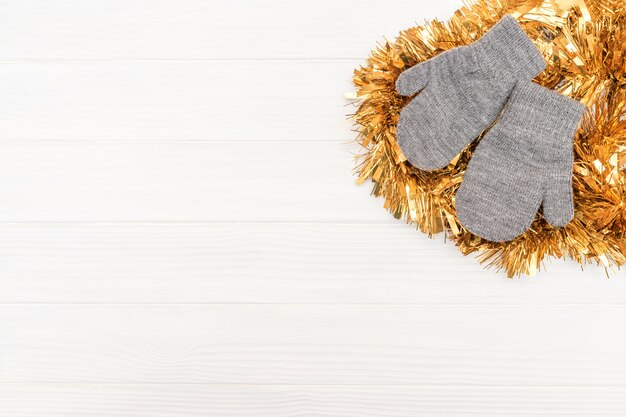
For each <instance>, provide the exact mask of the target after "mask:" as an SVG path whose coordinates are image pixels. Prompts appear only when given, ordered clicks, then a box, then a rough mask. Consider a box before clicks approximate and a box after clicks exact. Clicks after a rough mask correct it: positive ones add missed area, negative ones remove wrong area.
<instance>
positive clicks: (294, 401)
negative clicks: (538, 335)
mask: <svg viewBox="0 0 626 417" xmlns="http://www.w3.org/2000/svg"><path fill="white" fill-rule="evenodd" d="M625 409H626V389H624V388H617V387H610V388H604V387H601V388H598V387H584V388H579V387H522V388H520V387H445V386H425V387H424V386H419V387H410V386H409V387H403V386H400V387H354V386H352V387H346V386H247V385H244V386H206V385H167V384H166V385H120V386H117V385H116V386H111V385H59V386H49V385H31V384H25V385H2V386H0V413H1V414H2V415H7V416H11V417H68V416H80V417H128V416H129V415H132V416H135V417H171V416H176V417H198V416H215V417H217V416H241V417H252V416H261V415H263V416H272V417H302V416H311V417H312V416H320V417H321V416H333V417H357V416H358V417H432V416H438V417H493V416H500V417H536V416H543V417H551V416H554V417H557V416H568V417H569V416H571V417H576V416H580V417H583V416H584V417H588V416H594V417H605V416H606V417H608V416H622V415H623V410H625Z"/></svg>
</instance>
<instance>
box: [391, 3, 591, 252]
mask: <svg viewBox="0 0 626 417" xmlns="http://www.w3.org/2000/svg"><path fill="white" fill-rule="evenodd" d="M545 65H546V64H545V61H544V59H543V57H542V55H541V54H540V52H539V51H538V50H537V48H536V47H535V46H534V44H533V43H532V42H531V40H530V39H529V38H528V37H527V36H526V34H525V33H524V31H523V30H522V28H521V27H520V26H519V24H518V23H517V21H516V20H515V19H514V18H513V17H511V16H508V15H507V16H505V17H504V18H502V19H501V20H500V21H499V22H498V23H497V24H496V25H495V26H493V27H492V28H491V29H490V30H489V31H488V32H487V33H486V34H485V35H484V36H483V37H482V38H481V39H479V40H478V41H476V42H474V43H472V44H470V45H467V46H462V47H457V48H454V49H451V50H449V51H446V52H443V53H441V54H439V55H437V56H436V57H434V58H432V59H430V60H428V61H425V62H423V63H420V64H418V65H416V66H414V67H412V68H410V69H408V70H406V71H405V72H403V73H402V74H401V75H400V77H399V78H398V80H397V82H396V89H397V90H398V92H399V93H400V94H401V95H404V96H410V95H413V94H415V93H417V92H420V94H419V95H417V96H416V97H415V98H413V100H412V101H411V102H410V103H409V104H408V105H407V106H406V107H405V108H404V109H403V110H402V112H401V113H400V118H399V120H398V128H397V141H398V144H399V145H400V148H401V149H402V151H403V152H404V154H405V155H406V157H407V159H408V161H409V162H410V163H411V164H412V165H414V166H416V167H417V168H420V169H424V170H434V169H440V168H444V167H445V166H447V165H448V164H449V163H450V161H451V160H452V159H454V157H455V156H456V155H457V154H459V153H460V152H461V151H462V150H463V149H464V148H465V147H466V146H467V145H468V144H470V143H471V142H472V141H474V139H476V138H477V137H478V136H479V135H480V134H481V132H483V131H484V130H485V129H487V128H489V126H490V125H491V124H492V123H493V122H494V120H495V119H496V118H498V116H500V118H499V120H498V121H497V123H496V124H495V125H494V126H493V127H492V128H491V129H490V130H489V131H488V132H487V134H486V135H485V136H484V137H483V139H482V140H481V141H480V143H479V144H478V147H477V148H476V151H475V152H474V156H473V158H472V159H471V161H470V162H469V164H468V167H467V170H466V172H465V178H464V180H463V183H462V184H461V187H460V189H459V191H458V193H457V195H456V210H457V218H458V219H459V221H460V222H461V224H462V225H463V226H464V227H465V228H466V229H467V230H469V231H470V232H472V233H474V234H476V235H478V236H481V237H483V238H485V239H487V240H490V241H494V242H501V241H508V240H511V239H513V238H515V237H516V236H518V235H520V234H522V233H523V232H524V231H525V230H527V229H528V228H529V227H530V225H531V223H532V221H533V219H534V217H535V215H536V213H537V211H538V210H539V207H540V206H541V205H542V203H543V213H544V217H545V219H546V220H547V221H548V222H549V223H550V224H552V225H553V226H556V227H562V226H564V225H565V224H567V223H568V222H569V221H570V220H571V219H572V218H573V216H574V205H573V198H572V167H573V149H572V147H573V146H572V142H573V136H574V134H575V133H576V129H577V126H578V124H579V123H580V120H581V118H582V115H583V111H584V108H585V107H584V106H583V105H582V104H581V103H579V102H577V101H575V100H572V99H570V98H568V97H565V96H562V95H560V94H558V93H557V92H555V91H552V90H549V89H547V88H544V87H541V86H540V85H538V84H535V83H533V82H532V81H531V80H532V79H533V78H534V77H536V76H537V75H538V74H539V73H540V72H541V71H543V70H544V69H545ZM503 108H504V110H503Z"/></svg>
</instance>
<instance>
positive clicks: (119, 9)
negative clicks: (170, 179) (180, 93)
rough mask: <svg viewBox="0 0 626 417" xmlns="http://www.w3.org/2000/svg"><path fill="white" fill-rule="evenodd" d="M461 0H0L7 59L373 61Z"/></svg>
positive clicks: (2, 53) (2, 55) (2, 52)
mask: <svg viewBox="0 0 626 417" xmlns="http://www.w3.org/2000/svg"><path fill="white" fill-rule="evenodd" d="M460 5H461V4H460V3H459V2H458V1H456V0H438V1H437V2H432V1H430V0H410V1H409V0H390V1H387V2H385V3H384V4H382V3H380V2H376V1H372V0H360V1H357V0H344V1H333V0H319V1H315V2H293V1H289V0H270V1H263V2H259V1H255V0H241V1H237V2H233V1H229V0H211V1H205V0H179V1H165V0H163V1H154V0H134V1H132V2H129V1H125V0H109V1H107V2H106V3H102V2H85V1H81V0H57V1H54V2H50V1H45V0H31V1H27V2H20V1H10V2H9V1H3V2H1V3H0V16H1V18H0V39H2V47H1V48H0V59H1V60H25V59H133V60H135V59H211V60H219V59H237V60H240V59H302V58H345V57H357V58H359V59H363V58H364V57H365V56H366V54H367V53H368V52H369V50H370V49H371V48H372V47H373V46H374V44H375V42H377V41H380V40H382V37H383V36H384V35H388V36H395V34H397V33H398V32H399V31H400V30H402V29H405V28H407V27H409V26H412V25H413V24H414V22H415V21H420V22H421V21H423V20H425V19H432V18H434V17H439V18H443V19H445V18H447V17H449V16H450V15H451V14H452V12H453V11H454V10H456V9H457V8H458V7H459V6H460Z"/></svg>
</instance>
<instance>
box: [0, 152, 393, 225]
mask: <svg viewBox="0 0 626 417" xmlns="http://www.w3.org/2000/svg"><path fill="white" fill-rule="evenodd" d="M350 149H351V147H350V146H348V145H344V144H340V143H330V142H323V143H315V142H307V143H306V144H302V143H290V142H287V143H279V142H278V143H277V142H272V143H267V142H266V143H262V142H249V143H245V144H242V143H231V142H214V143H186V144H184V145H181V144H173V143H154V144H134V145H130V144H107V143H96V144H89V143H80V144H73V143H51V144H44V143H30V144H29V143H19V142H11V143H4V144H0V222H14V221H72V222H75V221H139V222H151V221H243V222H250V221H278V222H293V221H318V222H326V221H333V222H342V221H345V222H361V221H375V222H389V223H391V222H392V216H391V215H390V214H388V213H386V212H385V210H384V209H383V208H382V205H383V201H382V199H375V198H372V197H370V195H369V193H370V191H369V190H370V187H367V186H366V187H358V186H356V185H355V183H354V177H353V175H352V169H353V167H354V162H353V160H352V159H353V158H352V155H351V154H350Z"/></svg>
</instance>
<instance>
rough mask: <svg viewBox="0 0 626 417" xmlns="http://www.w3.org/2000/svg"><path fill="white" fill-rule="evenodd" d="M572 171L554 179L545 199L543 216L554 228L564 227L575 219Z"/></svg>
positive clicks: (549, 185) (548, 187) (548, 185)
mask: <svg viewBox="0 0 626 417" xmlns="http://www.w3.org/2000/svg"><path fill="white" fill-rule="evenodd" d="M571 175H572V174H571V171H570V172H569V175H566V173H563V175H562V176H561V175H560V176H559V177H558V178H553V179H552V180H551V182H550V183H549V184H547V189H546V191H545V195H544V198H543V216H544V218H545V219H546V221H547V222H548V223H550V224H551V225H552V226H554V227H563V226H565V225H566V224H567V223H569V222H570V220H572V219H573V218H574V199H573V193H572V180H571V178H572V177H571Z"/></svg>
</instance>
